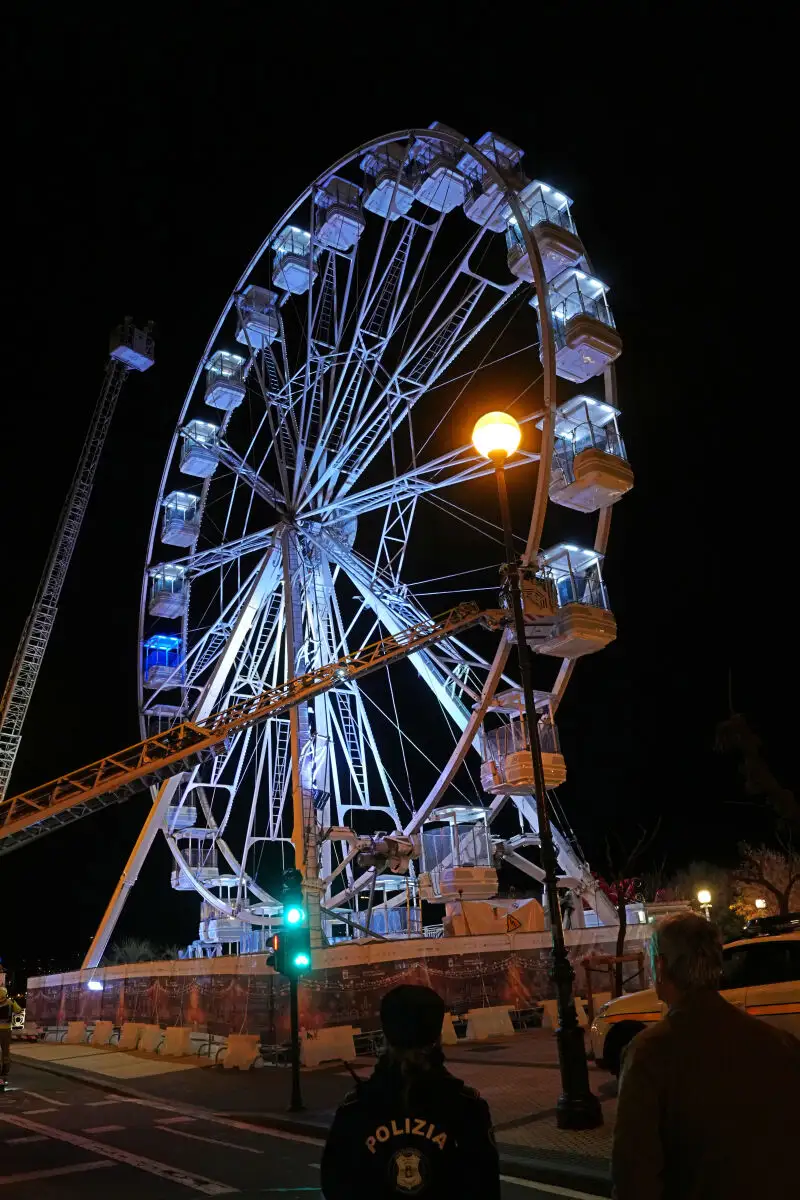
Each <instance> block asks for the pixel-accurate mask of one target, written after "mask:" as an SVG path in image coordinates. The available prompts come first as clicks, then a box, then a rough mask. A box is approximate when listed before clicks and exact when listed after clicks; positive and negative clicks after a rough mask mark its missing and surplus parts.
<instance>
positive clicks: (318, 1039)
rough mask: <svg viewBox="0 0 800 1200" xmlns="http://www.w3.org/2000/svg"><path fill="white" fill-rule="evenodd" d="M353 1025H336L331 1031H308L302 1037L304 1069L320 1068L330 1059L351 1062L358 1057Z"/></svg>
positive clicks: (301, 1059) (301, 1057) (301, 1053)
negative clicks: (321, 1064) (341, 1059)
mask: <svg viewBox="0 0 800 1200" xmlns="http://www.w3.org/2000/svg"><path fill="white" fill-rule="evenodd" d="M357 1032H358V1031H357V1030H356V1029H354V1028H353V1026H352V1025H335V1026H333V1027H332V1028H329V1029H315V1030H314V1031H313V1032H312V1031H311V1030H306V1032H305V1033H304V1034H301V1036H300V1062H301V1063H302V1065H303V1066H304V1067H318V1066H319V1065H320V1063H323V1062H328V1061H329V1060H330V1059H335V1058H343V1059H345V1060H347V1061H349V1060H350V1059H352V1058H355V1056H356V1048H355V1043H354V1042H353V1034H354V1033H357Z"/></svg>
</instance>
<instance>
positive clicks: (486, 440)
mask: <svg viewBox="0 0 800 1200" xmlns="http://www.w3.org/2000/svg"><path fill="white" fill-rule="evenodd" d="M521 437H522V431H521V430H520V427H519V425H518V424H517V422H516V421H515V420H514V418H513V417H512V416H510V415H509V414H508V413H505V412H491V413H486V415H485V416H483V417H481V418H480V420H479V421H478V422H477V424H476V425H475V428H474V429H473V431H472V442H473V445H474V446H475V449H476V450H477V451H478V453H479V454H482V455H483V457H484V458H488V459H490V460H491V462H493V463H494V467H495V474H496V477H497V492H498V496H499V499H500V513H501V517H502V521H503V535H504V538H505V546H506V564H505V577H506V580H507V583H508V591H509V594H510V597H511V609H512V613H513V617H514V630H515V633H516V638H517V655H518V657H519V673H520V677H521V679H522V692H523V695H524V697H525V712H526V714H527V718H528V734H529V737H530V744H531V759H532V761H533V779H534V789H535V792H536V812H537V816H538V821H539V843H540V849H541V855H542V867H543V869H544V875H545V884H546V887H547V904H548V908H549V912H550V937H551V940H552V946H553V951H552V969H551V978H552V979H553V982H554V983H555V987H556V998H557V999H556V1003H557V1005H558V1029H557V1030H556V1041H557V1045H558V1063H559V1069H560V1072H561V1095H560V1096H559V1098H558V1104H557V1108H556V1124H557V1125H558V1127H559V1129H595V1128H597V1126H598V1125H602V1124H603V1114H602V1112H601V1110H600V1103H599V1101H598V1099H597V1097H596V1096H595V1095H594V1094H593V1093H592V1091H591V1089H590V1087H589V1069H588V1067H587V1064H586V1047H585V1045H584V1040H583V1030H582V1029H581V1027H580V1025H579V1024H578V1014H577V1013H576V1011H575V1001H574V999H573V996H572V982H573V980H574V978H575V972H574V971H573V969H572V964H571V963H570V961H569V956H568V954H567V947H566V944H565V942H564V928H563V925H562V923H561V907H560V905H559V903H558V890H557V888H558V885H557V875H556V866H557V861H558V860H557V858H556V851H555V846H554V844H553V833H552V830H551V828H550V815H549V813H548V808H547V796H546V793H545V782H544V767H543V765H542V747H541V743H540V741H539V729H538V719H537V716H536V701H535V699H534V695H533V680H532V677H531V663H530V650H529V649H528V643H527V641H526V638H525V619H524V616H523V612H522V591H521V588H520V576H519V562H518V561H517V555H516V553H515V551H514V535H513V532H512V528H511V510H510V508H509V504H508V490H507V488H506V477H505V464H506V459H507V458H508V457H509V455H511V454H513V453H514V451H515V450H516V449H517V447H518V446H519V443H520V440H521ZM539 469H540V470H549V467H548V465H547V464H546V463H544V464H542V465H541V466H540V468H539Z"/></svg>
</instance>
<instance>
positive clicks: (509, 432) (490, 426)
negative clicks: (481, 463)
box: [472, 412, 522, 458]
mask: <svg viewBox="0 0 800 1200" xmlns="http://www.w3.org/2000/svg"><path fill="white" fill-rule="evenodd" d="M521 440H522V430H521V429H520V427H519V425H518V424H517V422H516V421H515V420H514V418H513V417H512V416H511V414H510V413H505V412H490V413H485V414H484V416H482V417H481V418H480V419H479V420H478V421H476V423H475V428H474V429H473V431H472V444H473V446H474V447H475V449H476V450H477V451H478V454H482V455H483V457H484V458H493V457H494V456H495V455H496V456H498V457H500V458H508V456H509V455H510V454H513V453H514V451H515V450H516V449H517V447H518V446H519V444H520V442H521Z"/></svg>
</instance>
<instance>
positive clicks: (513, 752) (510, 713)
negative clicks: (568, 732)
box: [480, 688, 567, 796]
mask: <svg viewBox="0 0 800 1200" xmlns="http://www.w3.org/2000/svg"><path fill="white" fill-rule="evenodd" d="M536 710H537V713H539V712H542V713H544V714H545V715H544V716H543V717H542V718H541V719H539V720H538V731H539V744H540V746H541V749H542V766H543V769H544V780H545V787H547V788H555V787H558V786H559V784H562V783H563V782H564V780H565V779H566V778H567V768H566V764H565V762H564V756H563V755H562V753H561V746H560V744H559V741H558V731H557V729H556V727H555V724H554V722H553V720H552V718H551V717H550V697H549V696H548V695H546V694H543V693H537V695H536ZM488 711H489V712H496V713H500V714H502V716H503V717H504V718H505V719H504V721H503V724H501V725H498V726H496V727H495V728H494V729H486V728H485V727H484V728H483V729H482V730H481V734H480V746H481V759H482V762H481V786H482V787H483V790H484V791H485V792H488V793H489V795H490V796H527V795H530V794H531V792H534V791H535V787H534V778H533V763H532V761H531V744H530V737H529V731H528V719H527V714H526V712H525V698H524V696H523V694H522V690H521V689H519V688H512V689H511V690H509V691H507V692H501V693H497V694H496V695H495V697H494V699H493V701H492V703H491V704H490V706H489V710H488Z"/></svg>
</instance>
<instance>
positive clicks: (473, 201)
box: [458, 132, 525, 233]
mask: <svg viewBox="0 0 800 1200" xmlns="http://www.w3.org/2000/svg"><path fill="white" fill-rule="evenodd" d="M475 149H476V150H480V151H481V152H482V153H483V154H485V156H486V157H487V158H488V159H489V160H490V161H491V162H493V163H494V165H495V166H496V167H497V169H498V171H499V172H500V174H501V175H502V176H503V177H504V178H505V179H506V180H507V181H508V182H509V183H512V184H515V185H518V184H520V183H521V182H522V178H523V177H522V175H521V173H520V170H519V164H520V162H521V161H522V158H523V155H524V153H525V151H524V150H521V149H520V147H519V146H515V145H514V143H513V142H509V141H508V140H507V139H506V138H503V137H500V135H499V134H497V133H491V132H489V133H484V134H482V135H481V136H480V137H479V138H478V140H477V142H476V143H475ZM458 167H459V170H460V171H461V172H462V173H463V174H464V176H465V178H466V180H467V183H466V195H465V196H464V215H465V216H466V217H468V218H469V220H470V221H474V222H475V224H476V225H485V226H486V228H487V229H491V230H492V232H493V233H503V232H504V230H505V228H506V224H507V222H508V218H509V213H510V210H509V208H508V205H507V204H505V203H504V202H503V200H502V193H501V191H500V188H499V187H498V186H497V184H496V183H495V182H494V180H492V179H491V178H490V177H489V173H488V171H486V170H485V169H484V168H483V167H482V166H481V165H480V163H476V162H475V159H474V158H472V156H471V155H470V154H465V155H463V157H462V158H461V159H460V160H459V163H458Z"/></svg>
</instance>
